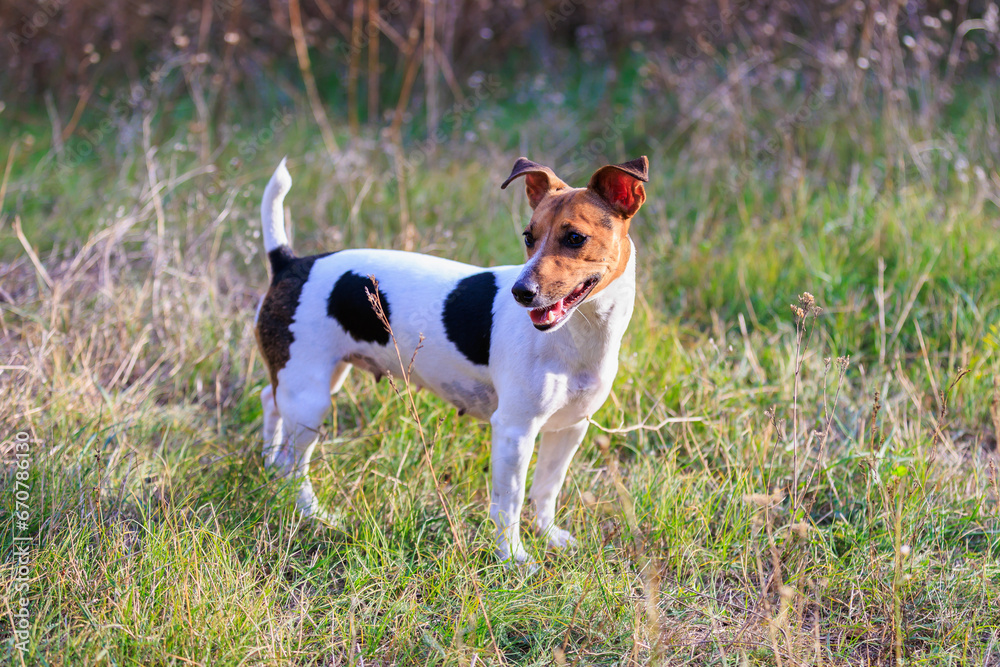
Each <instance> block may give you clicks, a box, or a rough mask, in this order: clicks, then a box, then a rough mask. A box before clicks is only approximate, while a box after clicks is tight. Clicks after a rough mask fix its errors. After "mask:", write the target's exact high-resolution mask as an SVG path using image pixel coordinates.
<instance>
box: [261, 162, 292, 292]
mask: <svg viewBox="0 0 1000 667" xmlns="http://www.w3.org/2000/svg"><path fill="white" fill-rule="evenodd" d="M286 159H287V158H283V159H282V160H281V163H280V164H279V165H278V168H277V169H275V170H274V175H273V176H271V180H270V181H268V183H267V187H266V188H264V198H263V199H262V200H261V202H260V217H261V220H262V221H263V223H264V250H265V251H266V252H267V254H268V257H270V259H271V272H272V273H274V274H277V273H278V271H279V270H280V269H281V268H282V267H283V266H284V265H285V264H287V262H288V260H290V259H292V258H294V257H295V254H294V253H293V252H292V248H291V246H289V245H288V236H287V235H286V234H285V209H284V201H285V195H287V194H288V191H289V190H291V189H292V176H291V174H289V173H288V168H287V167H286V166H285V160H286Z"/></svg>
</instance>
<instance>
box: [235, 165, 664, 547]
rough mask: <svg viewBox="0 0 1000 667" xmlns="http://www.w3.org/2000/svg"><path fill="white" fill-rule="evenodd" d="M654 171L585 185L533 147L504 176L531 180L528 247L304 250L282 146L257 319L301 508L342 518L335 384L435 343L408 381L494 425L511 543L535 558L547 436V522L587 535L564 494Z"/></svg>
mask: <svg viewBox="0 0 1000 667" xmlns="http://www.w3.org/2000/svg"><path fill="white" fill-rule="evenodd" d="M648 170H649V162H648V160H647V159H646V157H645V156H643V157H640V158H637V159H635V160H632V161H630V162H625V163H623V164H615V165H606V166H604V167H601V168H600V169H598V170H597V171H596V172H594V174H593V176H592V177H591V179H590V182H589V183H588V185H587V187H585V188H572V187H570V186H569V185H567V184H566V183H565V182H563V181H562V180H561V179H560V178H559V177H558V176H556V174H555V173H554V172H553V171H552V169H550V168H549V167H545V166H542V165H540V164H536V163H535V162H532V161H531V160H528V159H527V158H524V157H522V158H518V160H517V162H516V163H515V164H514V167H513V170H512V171H511V173H510V176H509V177H508V178H507V180H506V181H504V182H503V185H501V186H500V187H501V188H506V187H507V186H508V185H510V183H511V182H512V181H514V180H516V179H518V178H522V177H523V178H524V185H525V193H526V194H527V197H528V203H529V204H530V205H531V208H532V210H533V213H532V216H531V219H530V221H529V222H528V224H527V226H526V227H525V229H524V232H523V238H524V245H525V248H526V250H527V256H528V261H527V262H526V263H525V264H523V265H520V266H498V267H493V268H482V267H478V266H471V265H469V264H461V263H459V262H454V261H451V260H448V259H442V258H439V257H433V256H430V255H424V254H418V253H411V252H402V251H398V250H377V249H354V250H342V251H339V252H334V253H328V254H324V255H315V256H312V257H296V256H295V254H294V253H293V252H292V249H291V248H290V246H289V244H288V238H287V236H286V234H285V224H284V213H283V210H284V209H283V202H284V198H285V195H286V194H287V193H288V191H289V189H290V188H291V184H292V180H291V176H290V175H289V173H288V169H287V168H286V166H285V160H282V161H281V164H279V165H278V168H277V170H276V171H275V172H274V175H273V176H272V177H271V180H270V182H269V183H268V185H267V187H266V188H265V190H264V196H263V200H262V202H261V218H262V221H263V233H264V247H265V249H266V251H267V253H268V258H269V260H270V265H271V273H272V278H271V285H270V288H269V289H268V291H267V294H266V295H265V296H264V297H263V299H262V300H261V303H260V305H259V307H258V309H257V316H256V322H255V324H256V336H257V342H258V345H259V348H260V351H261V356H262V357H263V359H264V361H265V363H266V366H267V371H268V374H269V376H270V380H271V383H270V384H269V385H268V386H267V387H265V388H264V389H263V391H262V392H261V402H262V404H263V415H264V432H263V436H264V462H265V465H266V466H268V467H275V468H277V469H278V470H279V471H281V472H282V473H284V474H286V475H289V476H292V477H293V478H294V479H296V482H297V484H298V485H299V486H298V491H297V493H298V495H297V500H296V505H297V507H298V509H299V511H300V512H301V513H302V514H303V515H305V516H308V517H315V518H317V519H320V520H323V521H331V520H332V519H331V517H330V515H329V514H328V513H327V512H326V510H325V509H324V508H323V507H322V505H321V504H320V503H319V501H318V500H317V498H316V495H315V494H314V492H313V488H312V483H311V482H310V480H309V459H310V457H311V455H312V452H313V449H314V448H315V446H316V442H317V439H318V438H317V434H318V431H319V428H320V426H321V424H322V423H323V419H324V417H325V415H326V413H327V410H328V409H329V407H330V395H331V393H336V392H337V391H338V390H339V389H340V387H341V385H342V384H343V382H344V380H345V378H346V377H347V374H348V372H349V371H350V369H351V367H352V366H356V367H358V368H360V369H363V370H366V371H369V372H371V373H373V374H374V375H375V376H376V377H377V378H381V377H382V375H384V374H386V373H391V374H393V376H394V377H403V376H404V369H403V368H402V367H401V362H400V359H401V358H402V359H406V360H409V359H411V353H413V352H414V351H415V350H416V349H417V347H418V345H420V346H421V347H420V350H419V352H418V353H416V355H415V356H414V357H413V358H412V359H413V360H412V368H411V370H410V371H409V372H410V375H409V381H410V382H411V383H412V384H414V385H417V386H420V387H426V388H428V389H430V390H431V391H433V392H434V393H435V394H437V395H438V396H440V397H441V398H443V399H444V400H446V401H449V402H451V403H452V404H454V405H455V406H456V407H457V408H458V411H459V414H469V415H472V416H473V417H476V418H478V419H481V420H484V421H486V420H488V421H489V422H490V424H491V426H492V451H491V456H490V461H491V468H492V487H493V488H492V493H491V496H490V516H491V518H492V519H493V522H494V523H495V525H496V553H497V556H498V557H499V558H500V559H501V560H502V561H505V562H507V563H509V564H519V563H524V562H526V561H527V560H528V554H527V552H526V551H525V550H524V547H523V545H522V542H521V537H520V519H521V509H522V506H523V504H524V491H525V482H526V478H527V473H528V464H529V462H530V460H531V456H532V452H533V451H534V446H535V439H536V437H537V436H538V435H539V434H541V443H540V445H539V448H538V458H537V463H536V466H535V475H534V479H533V482H532V486H531V492H530V493H529V494H528V497H529V499H530V500H531V501H533V502H534V504H535V519H534V524H535V528H536V529H537V530H538V531H539V532H540V533H541V534H542V535H544V536H545V537H546V539H547V542H548V544H549V545H550V546H552V547H554V548H563V547H567V546H570V545H573V544H574V543H575V539H574V538H573V536H572V535H571V534H570V533H569V532H568V531H566V530H564V529H562V528H560V527H558V526H556V524H555V514H556V500H557V498H558V495H559V491H560V489H561V488H562V485H563V482H564V480H565V478H566V471H567V469H568V468H569V464H570V460H571V459H572V458H573V455H574V454H575V453H576V450H577V448H578V447H579V446H580V442H581V441H582V439H583V436H584V434H585V432H586V431H587V426H588V424H589V421H590V416H591V415H592V414H593V413H594V412H595V411H596V410H597V409H598V408H599V407H601V405H602V404H603V403H604V401H605V400H606V399H607V397H608V394H609V393H610V392H611V384H612V381H613V380H614V378H615V374H616V373H617V371H618V353H619V349H620V346H621V340H622V336H623V335H624V333H625V329H626V327H627V326H628V323H629V320H630V319H631V317H632V309H633V305H634V301H635V289H636V288H635V247H634V246H633V244H632V241H631V239H630V238H629V234H628V232H629V224H630V222H631V220H632V218H633V216H634V215H635V214H636V212H637V211H638V210H639V208H640V207H641V206H642V204H643V202H644V201H645V200H646V193H645V190H644V188H643V183H646V182H648ZM372 278H374V279H375V282H373V281H372ZM376 285H377V287H376ZM376 301H377V302H378V305H380V306H381V310H382V311H383V313H384V316H385V317H386V318H387V319H388V322H389V326H390V328H391V332H392V336H391V337H390V331H389V329H387V328H386V326H385V325H384V323H383V321H382V320H381V319H380V317H379V316H378V315H377V313H376V311H375V309H374V306H375V302H376ZM390 338H392V340H391V339H390ZM397 346H398V348H399V351H400V352H401V354H398V353H397V350H396V347H397Z"/></svg>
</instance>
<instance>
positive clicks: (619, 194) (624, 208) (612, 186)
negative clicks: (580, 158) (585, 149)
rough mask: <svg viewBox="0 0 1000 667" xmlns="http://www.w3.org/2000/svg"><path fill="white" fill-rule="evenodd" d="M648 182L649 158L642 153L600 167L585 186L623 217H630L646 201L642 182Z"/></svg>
mask: <svg viewBox="0 0 1000 667" xmlns="http://www.w3.org/2000/svg"><path fill="white" fill-rule="evenodd" d="M647 182H649V160H647V159H646V156H645V155H643V156H642V157H640V158H636V159H634V160H629V161H628V162H623V163H621V164H609V165H606V166H604V167H601V168H600V169H598V170H597V171H595V172H594V175H593V176H591V177H590V184H589V185H587V187H588V188H589V189H590V190H592V191H594V192H596V193H597V194H598V195H599V196H600V197H601V199H603V200H604V201H606V202H607V203H608V205H609V206H611V208H612V209H613V210H614V211H615V212H616V213H618V214H619V215H621V216H622V217H623V218H626V219H627V218H631V217H632V216H633V215H635V214H636V211H638V210H639V207H640V206H642V203H643V202H644V201H646V190H645V189H644V188H643V187H642V184H643V183H647Z"/></svg>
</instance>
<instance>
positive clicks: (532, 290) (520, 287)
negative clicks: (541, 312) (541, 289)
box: [510, 279, 538, 306]
mask: <svg viewBox="0 0 1000 667" xmlns="http://www.w3.org/2000/svg"><path fill="white" fill-rule="evenodd" d="M510 292H511V294H513V295H514V299H515V300H516V301H517V302H518V303H519V304H521V305H522V306H529V305H531V302H532V301H534V300H535V295H536V294H538V285H536V284H534V283H530V282H528V281H526V280H523V279H522V280H518V281H517V282H516V283H514V286H513V287H512V288H510Z"/></svg>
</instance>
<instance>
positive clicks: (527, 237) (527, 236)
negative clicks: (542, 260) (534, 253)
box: [521, 230, 535, 248]
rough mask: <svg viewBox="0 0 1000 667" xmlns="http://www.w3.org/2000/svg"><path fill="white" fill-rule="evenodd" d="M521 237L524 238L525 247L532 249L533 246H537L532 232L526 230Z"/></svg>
mask: <svg viewBox="0 0 1000 667" xmlns="http://www.w3.org/2000/svg"><path fill="white" fill-rule="evenodd" d="M521 236H523V237H524V245H525V247H526V248H530V247H531V246H533V245H535V237H534V236H532V234H531V232H529V231H527V230H525V232H524V233H523V234H522V235H521Z"/></svg>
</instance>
